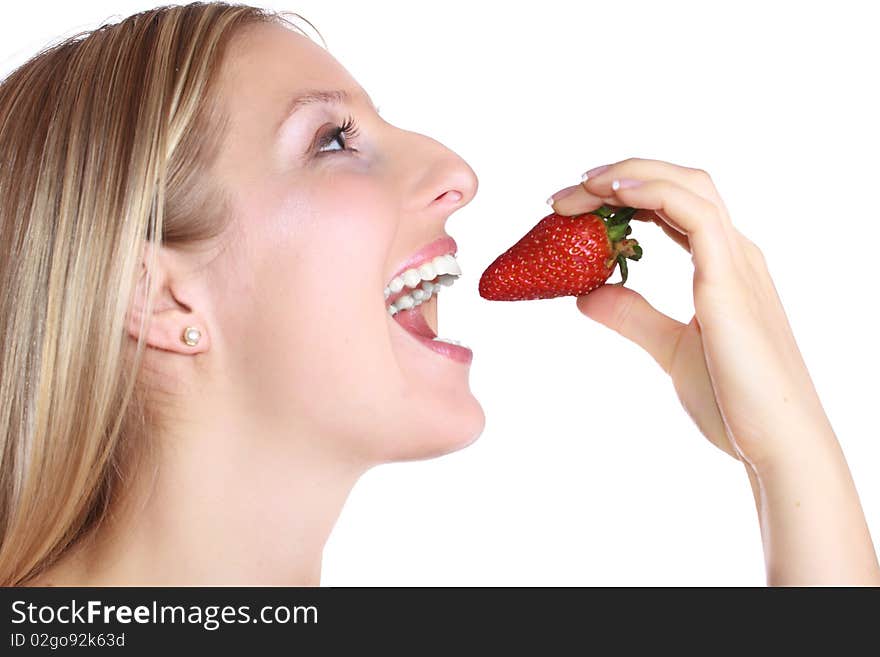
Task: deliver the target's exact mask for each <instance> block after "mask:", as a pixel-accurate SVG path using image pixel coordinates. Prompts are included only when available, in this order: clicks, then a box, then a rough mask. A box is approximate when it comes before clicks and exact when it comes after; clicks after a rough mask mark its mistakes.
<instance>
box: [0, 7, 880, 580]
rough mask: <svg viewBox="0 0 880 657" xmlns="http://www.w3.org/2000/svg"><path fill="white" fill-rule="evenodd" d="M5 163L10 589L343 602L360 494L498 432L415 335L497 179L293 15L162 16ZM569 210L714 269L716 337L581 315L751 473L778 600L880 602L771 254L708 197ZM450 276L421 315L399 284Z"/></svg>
mask: <svg viewBox="0 0 880 657" xmlns="http://www.w3.org/2000/svg"><path fill="white" fill-rule="evenodd" d="M0 152H2V153H4V156H5V158H4V161H3V164H2V167H3V168H2V170H0V256H2V259H0V263H2V264H0V289H2V290H3V292H2V301H0V303H2V306H0V336H2V338H0V339H2V340H3V343H2V346H3V367H2V372H0V399H2V406H0V408H2V413H3V414H2V416H0V418H2V419H0V426H2V433H0V435H2V436H3V449H2V465H0V477H2V483H3V485H2V497H0V513H2V518H0V526H2V530H0V531H2V538H0V581H2V583H3V584H7V585H18V584H34V585H45V584H52V585H102V584H133V585H138V584H169V585H170V584H177V585H181V584H182V585H188V584H317V583H318V582H319V581H320V566H321V554H322V549H323V546H324V543H325V541H326V539H327V537H328V534H329V532H330V530H331V529H332V526H333V524H334V522H335V520H336V517H337V515H338V513H339V511H340V509H341V507H342V505H343V503H344V501H345V498H346V496H347V494H348V492H349V491H350V489H351V487H352V486H353V484H354V483H355V482H356V481H357V479H358V477H359V476H360V475H361V474H363V473H364V472H365V471H366V470H368V469H369V468H370V467H372V466H374V465H376V464H379V463H384V462H389V461H398V460H406V459H413V458H424V457H428V456H434V455H440V454H444V453H448V452H450V451H453V450H456V449H459V448H461V447H464V446H465V445H467V444H469V443H470V442H472V441H473V440H474V439H475V438H476V437H477V436H478V435H479V434H480V433H481V431H482V429H483V424H484V417H483V412H482V409H481V407H480V405H479V403H478V402H477V400H476V399H474V397H473V396H472V395H471V393H470V390H469V387H468V379H467V374H468V363H469V362H470V357H469V353H468V351H467V350H465V349H460V348H457V347H455V346H454V345H449V344H446V343H443V342H440V341H436V340H429V339H418V338H416V336H415V335H414V334H413V333H411V332H410V331H408V330H406V329H404V328H403V324H404V323H405V322H402V321H401V319H402V316H403V315H405V314H406V313H410V314H409V315H407V316H408V317H410V318H418V317H424V319H425V321H426V322H427V324H428V326H430V327H436V326H437V306H436V295H434V294H433V291H434V290H435V289H436V287H435V285H436V284H439V283H440V282H441V281H440V279H439V276H443V277H444V279H443V282H449V277H454V275H455V273H456V265H455V262H454V258H452V259H451V258H449V257H448V256H449V254H454V253H455V251H456V246H455V244H454V243H453V242H451V241H450V240H449V239H448V238H447V237H446V236H445V233H444V224H445V222H446V220H447V219H448V218H449V216H450V215H451V214H452V213H453V212H455V211H456V210H457V209H459V208H461V207H463V206H464V205H466V204H467V203H468V202H469V201H470V200H471V199H472V198H473V197H474V195H475V193H476V190H477V178H476V176H475V174H474V172H473V171H472V170H471V169H470V167H469V166H468V165H467V164H466V163H465V162H464V161H462V159H461V158H459V157H458V156H457V155H456V154H455V153H452V152H451V151H449V150H448V149H446V148H445V147H443V146H442V145H441V144H439V143H437V142H436V141H433V140H431V139H429V138H427V137H425V136H422V135H419V134H415V133H412V132H408V131H405V130H401V129H399V128H396V127H395V126H392V125H390V124H388V123H387V122H385V121H384V120H383V119H382V118H381V117H380V116H379V115H378V113H377V112H376V110H375V108H374V106H373V103H372V101H371V99H370V98H369V96H368V95H367V94H366V92H365V91H364V90H363V89H362V88H361V87H360V86H359V85H358V84H357V83H356V82H355V81H354V80H353V79H352V77H351V76H350V75H349V74H348V72H347V71H346V70H345V69H344V68H343V67H341V66H340V64H339V63H338V62H336V61H335V60H334V59H333V58H332V57H331V56H330V55H329V54H328V53H327V52H326V51H325V50H324V49H322V48H320V47H319V46H317V45H316V44H314V43H313V42H311V41H310V40H309V39H308V38H306V37H305V36H303V35H301V34H297V33H296V32H294V31H291V30H290V29H289V28H288V26H287V25H286V24H285V22H284V21H283V20H280V19H279V18H278V17H277V16H275V15H273V14H271V13H270V12H266V11H262V10H256V9H252V8H248V7H242V6H229V5H224V4H195V5H188V6H185V7H171V8H160V9H156V10H152V11H147V12H143V13H141V14H137V15H135V16H132V17H130V18H128V19H126V20H124V21H122V22H121V23H119V24H117V25H110V26H104V27H101V28H99V29H98V30H95V31H94V32H93V33H91V34H89V35H88V36H86V37H85V38H83V39H80V38H72V39H70V40H67V41H66V42H64V43H62V44H60V45H59V46H56V47H54V48H52V49H49V50H48V51H46V52H44V53H41V54H39V55H38V56H37V57H35V58H34V59H32V60H31V61H29V62H27V63H26V64H24V65H23V66H22V67H20V68H19V69H17V70H16V71H14V72H13V73H12V74H11V75H10V76H9V77H8V78H7V79H6V80H5V81H4V82H3V83H2V86H0ZM551 202H552V203H553V207H554V209H555V210H556V211H558V212H560V213H563V214H574V213H578V212H583V211H587V210H591V209H594V208H596V207H598V206H599V205H600V204H602V203H608V204H612V205H628V206H634V207H639V208H643V210H642V211H641V212H640V213H639V216H640V218H642V219H648V220H653V221H657V222H658V223H659V224H660V225H661V227H663V228H664V230H665V231H666V232H667V233H668V234H669V235H670V236H671V237H672V238H673V239H674V240H676V241H677V242H678V243H679V244H681V245H682V246H683V247H685V248H687V249H690V250H691V251H692V253H693V259H694V264H695V280H694V297H695V307H696V312H697V316H696V318H695V319H694V321H692V322H691V323H690V324H688V325H686V326H685V325H681V324H678V323H677V322H674V321H673V320H671V319H669V318H667V317H665V316H663V315H660V314H659V313H657V312H656V311H654V310H653V309H652V308H651V307H650V306H649V305H648V304H647V303H646V302H645V301H644V300H643V299H642V298H641V297H639V296H638V295H637V294H636V293H635V292H632V291H631V290H627V289H624V288H622V287H617V286H606V287H605V288H602V289H600V290H598V291H596V292H594V293H592V294H591V295H589V296H587V297H583V298H580V299H578V307H579V308H580V309H581V310H582V311H583V312H584V313H585V314H587V315H589V316H591V317H593V318H595V319H597V320H598V321H601V322H604V323H606V324H608V325H609V326H611V327H612V328H615V329H616V330H618V331H619V332H620V333H622V334H623V335H625V336H626V337H628V338H630V339H633V340H635V341H636V342H638V343H639V344H641V345H642V346H643V347H645V348H646V349H647V350H648V351H649V352H650V353H651V354H652V355H653V356H654V357H655V358H656V359H657V361H658V362H659V363H660V364H661V366H663V367H664V369H666V370H667V371H668V372H669V373H670V375H671V377H672V379H673V383H674V385H675V386H676V390H677V391H678V393H679V395H680V397H681V399H682V401H683V403H684V405H685V407H686V408H687V410H688V412H689V413H690V414H691V416H692V417H693V418H694V419H695V421H696V423H697V425H698V426H699V428H700V429H701V430H702V431H703V432H704V433H705V434H706V436H707V437H708V438H709V439H710V440H711V441H713V442H714V443H715V444H716V445H718V446H719V447H720V448H722V449H724V450H725V451H728V452H729V453H730V454H731V455H733V456H734V457H735V458H738V459H741V460H742V461H743V463H744V465H745V467H746V471H747V472H748V473H749V478H750V481H751V482H752V486H753V490H754V493H755V499H756V503H757V507H758V512H759V517H760V520H761V528H762V535H763V537H764V542H765V545H764V548H765V553H766V556H767V566H768V581H769V582H770V583H772V584H806V583H851V584H876V583H880V572H878V566H877V560H876V556H875V554H874V551H873V546H872V544H871V539H870V537H869V534H868V530H867V527H866V524H865V520H864V517H863V514H862V511H861V508H860V505H859V501H858V497H857V494H856V491H855V488H854V486H853V483H852V480H851V478H850V476H849V471H848V469H847V466H846V463H845V461H844V458H843V455H842V453H841V451H840V448H839V446H838V443H837V440H836V438H835V436H834V433H833V431H832V430H831V427H830V425H829V423H828V420H827V418H826V417H825V414H824V412H823V410H822V406H821V404H820V402H819V400H818V398H817V396H816V393H815V390H814V389H813V386H812V383H811V381H810V378H809V376H808V374H807V371H806V369H805V367H804V364H803V362H802V360H801V358H800V355H799V353H798V350H797V347H796V345H795V342H794V339H793V337H792V335H791V332H790V330H789V328H788V324H787V321H786V318H785V315H784V313H783V310H782V308H781V306H780V304H779V301H778V299H777V297H776V293H775V290H774V288H773V284H772V281H771V280H770V278H769V275H768V273H767V269H766V267H765V266H764V263H763V261H762V258H761V255H760V252H759V251H758V250H757V248H756V247H755V246H754V245H752V244H751V243H749V242H748V241H747V240H746V239H745V238H744V237H742V236H741V235H740V234H739V233H738V232H737V231H736V229H735V228H734V227H733V226H732V224H731V222H730V219H729V217H728V216H727V212H726V210H725V208H724V204H723V202H722V201H721V199H720V198H719V197H718V194H717V192H716V190H715V188H714V186H713V185H712V181H711V179H710V178H709V177H708V175H706V174H705V173H703V172H702V171H698V170H693V169H688V168H685V167H678V166H675V165H672V164H669V163H665V162H659V161H647V160H636V159H632V160H626V161H623V162H619V163H616V164H614V165H611V166H609V167H608V168H607V169H605V170H604V171H593V172H591V173H590V175H589V178H588V179H587V180H585V182H584V183H583V184H582V185H579V186H576V187H574V188H567V189H566V190H563V191H561V192H559V193H557V194H556V195H554V198H553V199H552V200H551ZM435 259H436V260H435ZM428 261H433V262H435V263H436V265H437V268H435V269H434V270H425V271H427V272H428V273H426V274H424V276H422V277H423V278H426V279H429V280H428V281H421V280H419V281H413V282H412V283H413V285H417V286H418V288H419V289H421V290H422V293H421V294H420V295H419V296H421V298H420V299H418V301H420V302H421V303H420V305H419V306H418V307H416V308H412V309H408V310H404V311H402V312H400V313H398V314H397V315H395V316H394V317H392V315H391V312H390V311H389V307H388V306H389V303H390V302H394V301H395V299H396V296H397V295H398V294H399V293H400V290H399V289H397V287H398V286H397V284H394V285H392V283H393V281H394V279H395V278H396V277H397V275H398V274H399V273H401V272H403V271H405V270H407V269H410V268H419V267H421V266H423V265H424V264H425V263H426V262H428ZM431 274H436V275H437V276H431ZM425 282H428V283H429V285H427V286H426V285H425V284H424V283H425ZM431 282H433V283H434V284H435V285H431V284H430V283H431ZM386 291H387V293H388V294H387V295H386ZM414 291H415V288H413V292H414ZM392 294H393V295H395V299H392V298H391V295H392ZM431 332H432V333H434V330H432V331H431ZM744 351H748V352H749V353H750V354H751V355H752V356H753V360H754V361H755V362H760V363H762V365H761V368H762V371H761V373H760V375H761V378H760V380H757V379H756V377H755V372H754V371H752V370H744V369H743V363H742V362H740V360H741V359H740V358H738V357H739V354H741V353H743V352H744ZM768 391H769V392H768ZM414 426H416V427H418V429H419V430H418V432H417V437H414V435H413V433H414V432H413V431H412V428H413V427H414Z"/></svg>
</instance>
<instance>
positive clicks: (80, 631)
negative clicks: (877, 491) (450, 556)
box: [0, 587, 880, 655]
mask: <svg viewBox="0 0 880 657" xmlns="http://www.w3.org/2000/svg"><path fill="white" fill-rule="evenodd" d="M878 596H880V593H878V590H877V589H745V588H743V589H602V588H592V589H584V588H552V589H551V588H479V589H476V588H475V589H468V588H318V587H315V588H308V587H306V588H206V589H205V588H43V589H35V588H21V589H2V590H0V605H2V612H0V614H2V618H3V627H4V634H3V636H2V638H0V654H2V655H15V654H19V653H21V652H26V651H49V652H58V651H61V652H62V653H63V652H70V651H73V652H75V653H78V654H95V653H96V652H97V651H100V652H101V653H102V654H126V653H135V654H136V653H139V652H141V651H143V650H147V651H157V650H163V651H171V654H176V653H177V651H178V650H182V649H185V648H186V649H188V648H198V649H200V650H202V649H205V650H211V649H216V650H223V651H224V654H225V653H226V652H227V651H234V652H235V653H238V652H239V651H251V650H253V649H260V648H283V649H285V654H288V653H289V654H296V653H297V652H298V651H300V650H303V649H308V650H309V652H311V651H312V650H318V649H320V650H321V653H320V654H327V655H335V654H341V653H342V651H343V650H345V651H350V650H351V649H352V648H355V649H358V648H359V649H362V650H369V651H370V654H373V653H374V652H377V651H384V653H380V654H388V653H390V652H393V653H394V654H410V655H419V654H422V653H425V652H426V653H429V654H434V653H435V652H436V651H437V650H445V651H447V652H448V653H449V654H472V653H473V648H474V647H475V646H476V645H477V643H479V644H480V645H483V646H489V647H491V648H499V649H500V648H501V647H503V646H514V647H515V648H517V650H516V654H522V653H523V652H524V653H525V654H541V655H544V654H548V655H549V654H552V655H555V654H585V653H586V654H588V653H590V652H592V649H593V648H598V647H599V646H608V645H610V644H609V643H608V642H609V641H610V642H611V645H613V646H615V647H616V649H615V650H613V651H611V652H612V653H617V652H618V651H622V652H624V653H626V652H629V650H630V649H632V648H635V647H637V646H642V645H648V646H651V647H653V648H654V649H655V650H656V649H659V648H660V647H675V648H683V647H685V646H687V645H698V644H700V642H701V641H703V640H704V639H703V637H705V636H706V635H707V633H708V634H710V635H713V636H715V639H714V641H716V642H719V643H720V644H723V645H725V646H729V644H730V642H731V641H735V639H736V638H737V637H738V638H740V639H744V640H747V639H749V637H751V640H753V641H757V640H758V639H757V637H763V638H761V646H762V647H764V648H766V647H767V646H768V645H769V643H768V642H769V641H773V639H774V638H776V639H778V640H779V641H780V642H781V645H785V646H787V647H788V648H789V649H790V648H791V645H792V643H793V642H798V640H802V639H803V638H804V637H809V638H810V640H811V642H813V643H812V644H811V645H812V647H814V648H815V647H817V646H818V644H817V643H815V642H814V641H815V640H816V639H818V638H819V635H820V633H822V632H824V631H826V630H827V631H829V632H830V631H831V630H832V629H834V628H835V626H837V627H843V628H845V631H843V632H838V633H837V634H836V638H835V639H834V644H833V645H835V646H836V647H837V649H839V648H841V647H842V646H844V645H847V644H848V643H849V642H850V641H853V640H855V638H856V637H857V636H858V635H859V634H860V633H863V632H867V631H870V632H873V627H874V624H875V623H876V618H877V611H878V609H880V605H878V602H880V597H878ZM702 645H703V648H704V649H706V650H707V652H714V649H712V648H711V646H706V645H705V644H702ZM786 652H787V651H786ZM835 652H837V651H835ZM490 654H495V653H494V652H490ZM599 654H605V652H604V650H603V651H600V653H599Z"/></svg>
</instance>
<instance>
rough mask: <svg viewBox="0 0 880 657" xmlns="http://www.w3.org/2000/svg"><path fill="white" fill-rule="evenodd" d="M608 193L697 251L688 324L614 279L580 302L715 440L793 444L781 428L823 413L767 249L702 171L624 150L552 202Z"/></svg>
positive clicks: (594, 201)
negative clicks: (649, 365)
mask: <svg viewBox="0 0 880 657" xmlns="http://www.w3.org/2000/svg"><path fill="white" fill-rule="evenodd" d="M615 180H619V181H620V187H619V189H616V190H615V189H613V188H612V183H613V182H614V181H615ZM632 183H637V186H632V187H628V186H627V185H629V184H632ZM603 203H606V204H609V205H615V206H630V207H635V208H643V209H642V210H640V211H639V212H638V213H636V215H635V218H636V219H642V220H648V221H654V222H655V223H657V224H658V225H659V226H660V227H661V228H662V229H663V230H664V231H665V232H666V233H667V234H668V235H669V236H670V237H672V239H673V240H675V241H676V242H677V243H678V244H680V245H681V246H682V247H684V248H685V249H687V250H688V251H690V252H691V253H692V255H693V262H694V283H693V294H694V309H695V311H696V314H695V315H694V317H693V318H692V319H691V320H690V322H688V323H687V324H683V323H681V322H678V321H676V320H674V319H672V318H670V317H667V316H666V315H664V314H662V313H660V312H658V311H657V310H655V309H654V308H653V307H652V306H651V305H650V304H649V303H648V302H647V301H645V299H644V298H643V297H642V296H641V295H640V294H639V293H638V292H635V291H633V290H631V289H629V288H625V287H621V286H618V285H606V286H604V287H603V288H600V289H599V290H596V291H595V292H593V293H591V294H589V295H586V296H583V297H580V298H578V301H577V304H578V308H579V309H580V310H581V311H582V312H583V313H584V314H585V315H587V316H589V317H591V318H593V319H595V320H597V321H599V322H601V323H603V324H605V325H607V326H609V327H610V328H612V329H614V330H615V331H617V332H619V333H621V334H622V335H624V336H625V337H627V338H629V339H630V340H633V341H634V342H636V343H638V344H639V345H641V346H642V347H643V348H644V349H645V350H647V351H648V353H650V354H651V356H653V357H654V359H655V360H656V361H657V362H658V363H659V364H660V366H661V367H662V368H663V369H664V370H665V371H666V372H667V373H668V374H669V375H670V377H671V378H672V382H673V385H674V386H675V389H676V392H677V393H678V396H679V398H680V399H681V402H682V404H683V405H684V407H685V409H686V410H687V411H688V413H689V414H690V416H691V417H692V418H693V420H694V422H695V423H696V425H697V426H698V427H699V429H700V431H702V433H703V434H704V435H705V436H706V437H707V438H708V439H709V440H710V441H711V442H712V443H714V444H715V445H716V446H718V447H719V448H721V449H723V450H724V451H726V452H728V453H729V454H731V455H732V456H734V457H736V458H745V460H747V461H749V462H750V463H753V464H755V465H759V464H763V463H766V462H769V461H772V460H773V459H774V458H775V457H776V455H778V454H780V453H783V452H786V451H788V450H790V449H793V448H795V445H791V444H785V439H786V436H788V435H789V434H790V431H780V429H783V428H785V427H788V426H790V425H791V423H792V422H795V423H802V422H820V421H821V422H824V412H823V410H822V406H821V404H820V402H819V399H818V396H817V394H816V391H815V389H814V388H813V384H812V381H811V380H810V376H809V374H808V373H807V368H806V366H805V364H804V361H803V359H802V358H801V355H800V352H799V351H798V348H797V344H796V343H795V340H794V336H793V335H792V332H791V329H790V327H789V324H788V320H787V319H786V316H785V312H784V310H783V308H782V304H781V303H780V301H779V297H778V296H777V294H776V289H775V288H774V286H773V281H772V280H771V278H770V274H769V272H768V271H767V265H766V263H765V262H764V257H763V255H762V254H761V251H760V250H759V249H758V247H757V246H755V244H753V243H752V242H751V241H749V240H748V239H747V238H746V237H745V236H744V235H743V234H742V233H740V232H739V231H738V230H737V229H736V228H735V227H734V225H733V224H732V222H731V220H730V216H729V215H728V213H727V209H726V208H725V206H724V202H723V201H722V200H721V196H720V195H719V194H718V191H717V190H716V189H715V185H714V184H713V182H712V179H711V178H710V177H709V174H707V173H706V172H705V171H702V170H699V169H691V168H687V167H682V166H676V165H674V164H669V163H668V162H661V161H656V160H642V159H636V158H631V159H628V160H624V161H622V162H618V163H616V164H613V165H610V166H609V167H608V168H607V169H606V170H604V171H601V172H599V173H598V174H595V175H591V176H590V177H589V179H588V180H586V181H585V182H584V183H583V184H582V185H581V186H580V187H579V188H578V189H577V191H576V192H575V193H573V194H570V195H568V196H565V197H564V198H562V199H560V200H559V201H557V202H555V203H554V205H553V207H554V210H555V211H556V212H557V213H559V214H564V215H573V214H579V213H582V212H588V211H590V210H594V209H596V208H597V207H599V206H600V205H602V204H603Z"/></svg>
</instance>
